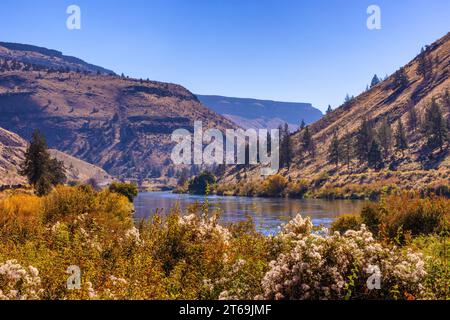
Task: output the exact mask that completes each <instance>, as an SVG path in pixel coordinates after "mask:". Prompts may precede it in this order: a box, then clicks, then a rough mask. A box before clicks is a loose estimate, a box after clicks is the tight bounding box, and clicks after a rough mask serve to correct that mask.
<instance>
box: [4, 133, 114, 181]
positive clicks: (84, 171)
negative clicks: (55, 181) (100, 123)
mask: <svg viewBox="0 0 450 320" xmlns="http://www.w3.org/2000/svg"><path fill="white" fill-rule="evenodd" d="M26 147H27V142H26V141H25V140H24V139H22V138H21V137H19V136H18V135H17V134H15V133H12V132H10V131H7V130H5V129H3V128H0V186H4V185H18V184H26V179H25V178H24V177H22V176H20V175H19V173H18V171H19V167H20V165H21V163H22V162H23V160H24V153H25V150H26ZM50 154H51V156H52V157H54V158H56V159H58V160H60V161H63V162H64V167H65V168H66V175H67V178H68V180H73V181H80V182H86V181H87V180H89V179H91V178H93V179H95V180H96V181H97V183H99V184H100V185H105V184H107V183H110V182H111V181H112V177H111V176H110V175H109V174H107V173H106V172H105V171H104V170H103V169H101V168H99V167H97V166H94V165H92V164H90V163H87V162H85V161H82V160H79V159H76V158H74V157H72V156H69V155H67V154H65V153H64V152H61V151H57V150H50Z"/></svg>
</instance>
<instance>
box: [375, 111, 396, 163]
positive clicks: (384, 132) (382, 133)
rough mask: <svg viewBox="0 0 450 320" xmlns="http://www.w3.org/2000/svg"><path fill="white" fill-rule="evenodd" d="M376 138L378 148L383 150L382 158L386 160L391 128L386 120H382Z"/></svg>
mask: <svg viewBox="0 0 450 320" xmlns="http://www.w3.org/2000/svg"><path fill="white" fill-rule="evenodd" d="M377 136H378V141H379V144H380V147H381V149H382V150H383V158H384V159H386V158H387V157H388V156H389V152H390V150H391V147H392V128H391V125H390V124H389V121H388V120H387V118H384V119H383V121H382V122H381V125H380V127H379V128H378V132H377Z"/></svg>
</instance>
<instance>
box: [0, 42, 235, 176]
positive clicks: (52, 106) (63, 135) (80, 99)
mask: <svg viewBox="0 0 450 320" xmlns="http://www.w3.org/2000/svg"><path fill="white" fill-rule="evenodd" d="M0 48H1V46H0ZM0 50H1V49H0ZM11 59H13V60H11ZM0 60H1V57H0ZM0 70H1V71H0V126H1V127H3V128H5V129H7V130H10V131H13V132H15V133H18V134H19V135H20V136H22V137H24V138H26V139H28V138H29V137H30V135H31V133H32V131H33V130H34V129H39V130H40V131H41V132H42V133H43V134H44V135H45V136H46V138H47V142H48V144H49V146H50V147H51V148H55V149H58V150H60V151H63V152H66V153H68V154H70V155H72V156H75V157H77V158H79V159H82V160H84V161H87V162H89V163H92V164H95V165H97V166H100V167H102V168H103V169H105V170H106V171H107V172H108V173H110V174H112V175H114V176H117V177H120V178H124V179H136V180H142V179H145V178H150V177H158V176H159V175H160V174H165V173H166V172H167V170H169V169H170V167H171V166H170V164H171V161H170V152H171V150H172V147H173V143H172V142H171V141H170V137H171V133H172V132H173V131H174V130H176V129H179V128H186V129H192V128H193V123H194V121H202V122H203V126H204V127H207V128H210V127H215V128H218V129H222V130H223V129H225V128H231V127H233V126H234V124H232V123H231V122H230V121H228V120H227V119H225V118H224V117H222V116H220V115H218V114H216V113H215V112H213V111H211V110H209V109H207V108H206V107H204V106H203V105H202V104H201V103H200V102H199V101H198V99H197V97H196V96H194V95H193V94H192V93H191V92H189V91H188V90H186V89H185V88H183V87H181V86H179V85H176V84H169V83H161V82H155V81H143V80H136V79H128V78H124V77H118V76H115V75H105V74H97V73H89V72H74V71H71V70H53V69H48V68H46V67H45V65H43V64H41V65H31V64H27V63H23V62H21V61H18V60H14V56H11V57H9V60H7V59H3V60H1V61H0Z"/></svg>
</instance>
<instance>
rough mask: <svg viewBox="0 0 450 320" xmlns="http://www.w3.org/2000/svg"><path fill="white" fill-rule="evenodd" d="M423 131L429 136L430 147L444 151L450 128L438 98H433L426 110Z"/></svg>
mask: <svg viewBox="0 0 450 320" xmlns="http://www.w3.org/2000/svg"><path fill="white" fill-rule="evenodd" d="M423 131H424V134H425V136H426V137H427V145H428V147H430V148H431V149H432V150H434V149H436V148H439V149H440V151H442V150H443V147H444V143H445V141H446V140H447V138H448V128H447V123H446V121H445V119H444V116H443V115H442V111H441V108H440V107H439V105H438V103H437V101H436V99H433V101H432V103H431V106H430V107H429V108H428V109H427V110H426V112H425V119H424V123H423Z"/></svg>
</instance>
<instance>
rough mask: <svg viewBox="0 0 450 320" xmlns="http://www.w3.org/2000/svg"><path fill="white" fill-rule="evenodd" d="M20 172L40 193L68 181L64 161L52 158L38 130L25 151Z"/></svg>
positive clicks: (45, 192) (47, 191)
mask: <svg viewBox="0 0 450 320" xmlns="http://www.w3.org/2000/svg"><path fill="white" fill-rule="evenodd" d="M20 174H21V175H24V176H26V177H27V179H28V182H29V183H30V184H31V185H32V186H33V187H34V188H35V190H36V193H37V194H38V195H45V194H47V193H49V192H50V191H51V188H52V186H55V185H57V184H62V183H64V182H65V181H66V176H65V170H64V166H63V163H62V162H61V161H58V160H56V159H52V158H50V154H49V153H48V151H47V143H46V141H45V138H44V137H43V136H42V135H41V134H40V133H39V131H37V130H36V131H34V133H33V137H32V139H31V142H30V144H29V146H28V148H27V150H26V152H25V160H24V162H23V163H22V166H21V170H20Z"/></svg>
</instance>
